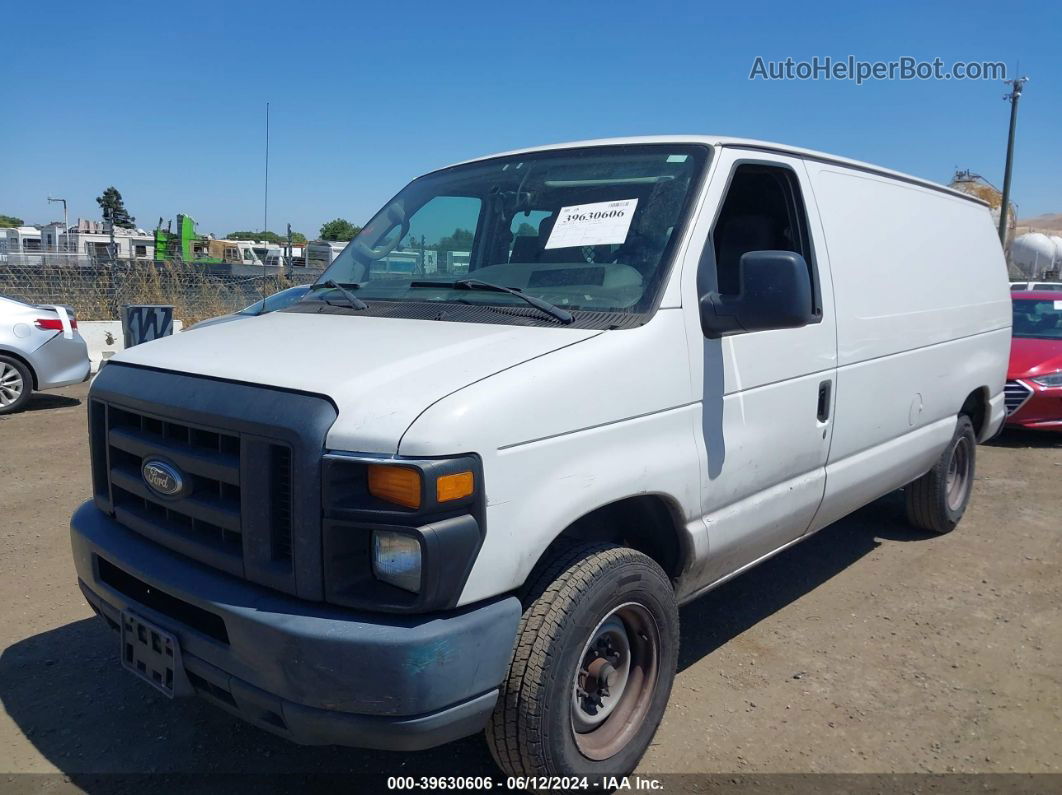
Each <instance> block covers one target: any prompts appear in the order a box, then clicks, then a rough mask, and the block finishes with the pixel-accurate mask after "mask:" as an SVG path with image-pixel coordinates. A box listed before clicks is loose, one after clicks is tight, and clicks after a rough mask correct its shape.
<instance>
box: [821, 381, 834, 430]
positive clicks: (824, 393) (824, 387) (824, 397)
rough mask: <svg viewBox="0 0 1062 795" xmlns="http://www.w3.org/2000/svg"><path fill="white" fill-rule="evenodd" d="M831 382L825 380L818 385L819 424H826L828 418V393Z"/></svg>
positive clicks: (830, 388) (831, 385)
mask: <svg viewBox="0 0 1062 795" xmlns="http://www.w3.org/2000/svg"><path fill="white" fill-rule="evenodd" d="M832 388H833V381H831V380H828V379H827V380H826V381H823V382H822V383H820V384H819V412H818V417H819V422H826V421H827V420H828V419H829V418H830V392H831V391H832Z"/></svg>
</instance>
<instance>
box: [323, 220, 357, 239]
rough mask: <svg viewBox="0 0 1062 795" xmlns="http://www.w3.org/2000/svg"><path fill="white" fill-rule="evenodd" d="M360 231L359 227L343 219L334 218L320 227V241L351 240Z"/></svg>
mask: <svg viewBox="0 0 1062 795" xmlns="http://www.w3.org/2000/svg"><path fill="white" fill-rule="evenodd" d="M360 231H361V227H360V226H355V225H354V224H352V223H351V222H350V221H347V220H346V219H344V218H336V219H335V220H334V221H329V222H328V223H327V224H323V225H322V226H321V239H322V240H337V241H338V240H353V239H354V237H355V235H357V234H358V232H360Z"/></svg>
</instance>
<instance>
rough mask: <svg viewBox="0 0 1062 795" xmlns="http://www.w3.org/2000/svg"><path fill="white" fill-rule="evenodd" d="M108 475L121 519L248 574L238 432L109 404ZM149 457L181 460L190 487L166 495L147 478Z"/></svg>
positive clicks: (180, 548)
mask: <svg viewBox="0 0 1062 795" xmlns="http://www.w3.org/2000/svg"><path fill="white" fill-rule="evenodd" d="M107 455H108V466H109V468H108V478H109V480H110V486H111V499H112V502H113V505H114V512H115V516H116V518H117V519H118V520H119V521H120V522H122V523H123V524H125V525H126V526H128V527H130V528H131V529H133V530H136V531H137V532H139V533H141V534H143V535H146V536H149V537H150V538H152V539H154V540H156V541H159V542H160V543H164V544H167V545H168V546H171V547H174V548H175V549H177V550H178V551H182V552H185V553H186V554H192V556H194V557H199V558H201V559H205V560H206V561H207V562H210V563H211V564H212V565H214V566H216V567H217V568H220V569H223V570H225V571H228V572H231V573H234V574H241V575H242V573H243V564H242V558H243V543H242V527H241V520H240V437H239V436H236V435H232V434H228V433H224V432H221V431H216V430H210V429H206V428H201V427H193V426H190V425H187V424H184V423H179V422H174V421H172V420H168V419H162V418H159V417H153V416H150V415H147V414H143V413H139V412H133V411H129V410H127V409H124V408H119V407H117V406H108V407H107ZM149 458H162V459H164V460H166V461H168V462H171V463H173V464H175V465H176V466H177V467H178V468H179V469H180V470H181V472H182V473H183V475H184V476H185V477H186V478H190V479H191V481H192V484H191V492H190V493H189V494H187V495H186V496H183V497H175V498H166V497H162V496H160V495H158V494H156V493H155V492H154V491H152V490H151V489H150V488H149V487H148V486H147V484H146V483H145V482H144V478H143V475H142V474H141V467H142V466H143V463H144V461H145V460H147V459H149Z"/></svg>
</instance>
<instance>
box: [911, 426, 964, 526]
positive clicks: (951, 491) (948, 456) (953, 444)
mask: <svg viewBox="0 0 1062 795" xmlns="http://www.w3.org/2000/svg"><path fill="white" fill-rule="evenodd" d="M976 458H977V436H976V435H975V434H974V427H973V423H972V422H971V421H970V418H969V417H967V416H966V415H960V417H959V421H958V423H957V424H956V427H955V435H954V436H952V438H951V441H950V442H949V443H948V446H947V447H946V448H945V449H944V452H943V453H941V455H940V458H939V459H938V460H937V463H936V464H934V465H933V468H932V469H931V470H929V471H928V472H927V473H926V474H924V475H922V477H920V478H919V479H918V480H916V481H914V482H912V483H909V484H908V485H907V487H906V488H905V489H904V493H905V496H906V501H907V520H908V521H909V522H910V523H911V524H913V525H914V526H915V527H918V528H921V529H922V530H928V531H930V532H933V533H950V532H951V531H952V530H954V529H955V525H957V524H958V523H959V520H960V519H962V515H963V514H964V513H965V512H966V506H967V505H969V504H970V494H971V492H972V491H973V481H974V471H975V465H976Z"/></svg>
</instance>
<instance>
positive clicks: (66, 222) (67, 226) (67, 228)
mask: <svg viewBox="0 0 1062 795" xmlns="http://www.w3.org/2000/svg"><path fill="white" fill-rule="evenodd" d="M48 201H50V202H62V203H63V247H64V248H66V247H67V246H68V244H67V237H69V235H70V220H69V219H68V218H67V215H66V199H53V198H52V197H51V196H49V197H48ZM55 250H56V252H57V253H58V251H59V235H56V236H55Z"/></svg>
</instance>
